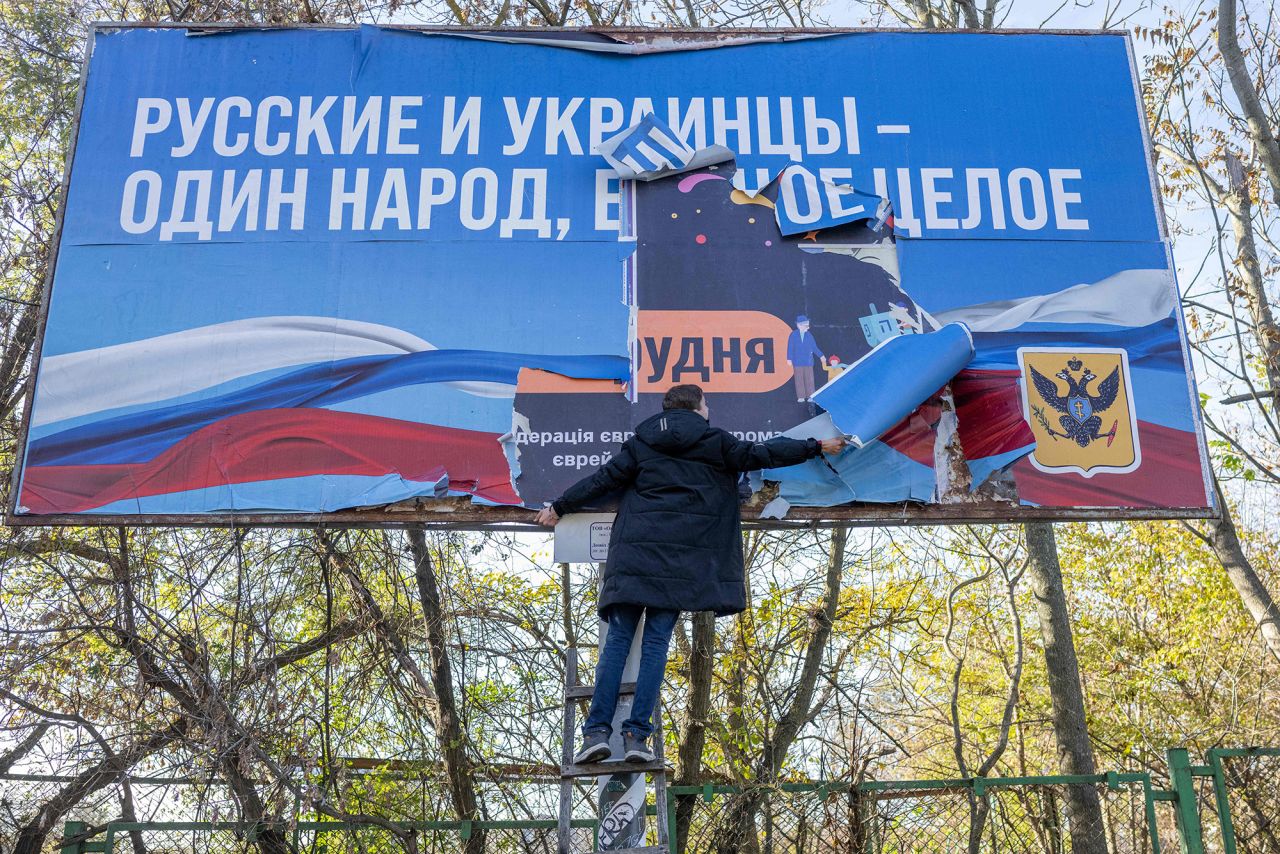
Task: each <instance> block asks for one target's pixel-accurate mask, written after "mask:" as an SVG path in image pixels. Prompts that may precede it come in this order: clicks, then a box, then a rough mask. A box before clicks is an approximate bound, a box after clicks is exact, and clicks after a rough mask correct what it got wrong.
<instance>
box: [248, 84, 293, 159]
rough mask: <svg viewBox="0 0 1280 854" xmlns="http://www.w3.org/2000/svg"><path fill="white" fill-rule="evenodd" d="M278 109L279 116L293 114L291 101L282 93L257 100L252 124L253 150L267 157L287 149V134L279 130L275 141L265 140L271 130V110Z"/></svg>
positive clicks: (282, 152)
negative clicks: (255, 113)
mask: <svg viewBox="0 0 1280 854" xmlns="http://www.w3.org/2000/svg"><path fill="white" fill-rule="evenodd" d="M272 110H279V111H280V115H281V116H292V115H293V102H292V101H290V100H289V99H288V98H286V97H284V96H283V95H271V96H270V97H267V98H263V99H262V100H261V101H259V102H258V115H257V116H256V119H257V120H256V121H255V123H254V126H253V150H254V151H256V152H258V153H259V154H264V155H266V156H267V157H274V156H275V155H277V154H284V153H285V152H286V151H288V150H289V134H288V133H287V132H285V131H280V132H279V133H277V134H276V139H275V142H268V141H267V134H268V133H270V131H271V111H272Z"/></svg>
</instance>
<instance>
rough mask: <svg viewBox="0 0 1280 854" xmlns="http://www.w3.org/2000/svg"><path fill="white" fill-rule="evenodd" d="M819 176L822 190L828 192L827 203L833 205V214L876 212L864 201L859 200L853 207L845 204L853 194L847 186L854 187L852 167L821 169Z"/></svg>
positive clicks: (840, 215) (850, 214)
mask: <svg viewBox="0 0 1280 854" xmlns="http://www.w3.org/2000/svg"><path fill="white" fill-rule="evenodd" d="M818 178H819V179H820V180H821V181H822V190H823V192H824V193H826V196H827V204H828V205H829V206H830V207H831V215H832V216H834V217H842V216H852V215H853V214H856V213H863V212H864V211H865V212H866V213H868V214H870V213H874V211H867V210H866V206H865V205H864V204H863V203H862V202H858V203H857V204H855V205H853V206H852V207H846V206H845V202H846V201H848V200H850V199H851V198H852V196H853V194H852V193H849V192H846V188H847V189H848V190H852V189H853V170H852V169H819V170H818ZM841 179H843V180H841Z"/></svg>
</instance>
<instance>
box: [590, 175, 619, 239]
mask: <svg viewBox="0 0 1280 854" xmlns="http://www.w3.org/2000/svg"><path fill="white" fill-rule="evenodd" d="M620 204H622V190H621V188H620V187H619V186H618V174H617V173H616V172H614V171H613V170H612V169H597V170H596V225H595V228H596V231H617V230H618V229H619V228H620V227H621V222H620V221H619V219H618V217H616V216H610V212H611V211H614V210H617V208H618V206H619V205H620Z"/></svg>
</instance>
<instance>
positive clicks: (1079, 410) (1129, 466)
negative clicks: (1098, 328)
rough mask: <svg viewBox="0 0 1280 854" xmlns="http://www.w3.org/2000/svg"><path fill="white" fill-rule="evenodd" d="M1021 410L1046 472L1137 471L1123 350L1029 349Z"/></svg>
mask: <svg viewBox="0 0 1280 854" xmlns="http://www.w3.org/2000/svg"><path fill="white" fill-rule="evenodd" d="M1018 365H1019V367H1020V368H1021V369H1022V382H1021V385H1022V411H1023V415H1024V416H1025V417H1026V419H1027V423H1028V424H1029V425H1031V431H1032V433H1034V434H1035V437H1036V448H1035V450H1034V451H1032V453H1031V463H1032V465H1034V466H1035V467H1036V468H1038V469H1040V470H1041V471H1046V472H1058V471H1073V472H1077V473H1079V474H1082V475H1084V476H1085V477H1092V476H1093V475H1094V474H1097V473H1098V472H1117V473H1119V472H1128V471H1133V470H1134V469H1136V468H1137V467H1138V465H1139V464H1140V463H1141V462H1142V449H1141V448H1140V447H1139V444H1138V419H1137V414H1136V410H1135V409H1134V406H1133V393H1132V389H1133V383H1132V382H1130V380H1129V357H1128V355H1127V354H1126V353H1125V351H1124V350H1111V349H1091V348H1078V349H1070V348H1065V347H1043V348H1031V347H1024V348H1020V349H1019V350H1018Z"/></svg>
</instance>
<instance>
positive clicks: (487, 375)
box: [10, 26, 1212, 524]
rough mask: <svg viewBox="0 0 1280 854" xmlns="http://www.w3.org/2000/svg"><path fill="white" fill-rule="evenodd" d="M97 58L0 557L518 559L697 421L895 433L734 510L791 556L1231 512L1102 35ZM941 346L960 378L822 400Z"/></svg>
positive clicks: (171, 46)
mask: <svg viewBox="0 0 1280 854" xmlns="http://www.w3.org/2000/svg"><path fill="white" fill-rule="evenodd" d="M90 49H91V56H90V60H89V62H88V64H87V74H86V77H85V80H84V81H83V83H82V85H83V93H82V107H81V112H80V121H79V126H78V132H77V136H76V140H75V148H74V156H73V158H72V160H71V163H70V164H69V167H68V181H67V195H66V200H65V205H64V208H63V212H62V221H61V225H60V235H59V241H58V245H57V247H56V257H55V263H54V264H53V265H52V267H53V269H52V272H51V275H50V281H49V283H48V286H47V293H46V299H45V307H46V316H45V318H44V320H43V323H42V328H41V341H40V351H39V355H38V360H37V363H36V382H35V385H34V393H33V394H32V395H31V399H30V401H29V406H28V410H27V413H26V418H25V421H24V441H23V445H22V449H21V455H20V465H19V466H18V468H17V470H16V472H15V478H14V488H13V490H12V499H11V502H12V503H11V507H10V518H11V521H13V522H15V523H20V524H21V523H27V524H48V523H74V524H92V523H94V522H103V523H105V522H113V523H118V522H121V521H125V522H131V523H147V522H157V523H175V522H191V523H212V524H217V523H219V522H220V521H225V520H228V519H232V518H234V519H236V520H238V521H254V520H256V521H258V522H261V523H272V522H275V523H289V522H292V521H297V522H306V521H362V522H370V523H378V522H383V521H406V520H410V519H415V520H416V519H433V520H445V521H458V522H468V523H477V524H481V523H484V522H486V521H496V520H513V519H526V518H527V511H525V510H522V509H520V508H530V507H538V506H541V504H542V502H544V501H547V500H550V499H551V498H554V497H555V496H556V495H558V494H559V493H560V492H561V491H562V490H563V489H564V488H565V487H567V486H568V485H570V484H571V483H573V482H574V481H575V480H577V479H578V478H580V477H582V476H584V475H585V474H587V473H589V472H590V471H591V470H592V469H594V467H596V466H598V465H600V464H601V463H603V462H604V461H606V460H607V459H608V458H609V457H610V456H611V454H612V453H613V452H614V451H615V450H616V448H617V446H618V444H619V443H620V442H621V441H623V440H624V439H625V438H627V437H628V436H630V434H631V430H632V429H633V428H634V426H635V425H636V424H637V423H639V421H641V420H643V419H644V418H645V417H647V416H649V415H651V414H652V413H653V412H655V411H657V410H658V409H659V408H660V400H661V395H662V393H663V392H664V391H665V390H666V388H667V387H669V386H670V385H671V384H673V383H678V382H694V383H697V384H699V385H702V386H703V387H704V388H705V389H706V391H707V393H708V399H709V402H710V405H711V410H712V423H713V424H714V425H717V426H722V427H724V428H725V429H727V430H730V431H732V432H734V433H735V434H736V435H737V436H739V437H740V438H742V439H744V440H749V441H759V440H763V439H767V438H769V437H772V436H776V435H781V434H786V435H817V432H820V431H821V430H824V429H825V430H830V429H833V428H832V423H833V422H834V423H835V424H836V427H837V428H839V429H843V428H842V427H840V423H841V418H843V417H846V414H847V417H855V416H857V415H858V414H859V410H863V411H862V412H861V414H863V415H865V414H867V412H868V411H871V410H874V412H873V413H872V414H876V413H879V414H881V415H883V413H884V412H887V411H894V413H895V414H894V416H893V422H894V423H893V425H892V426H891V427H888V429H884V430H882V431H877V432H876V434H875V435H874V436H868V437H865V441H864V442H862V443H861V445H860V447H857V448H854V449H850V450H849V451H846V452H845V453H844V454H842V455H841V456H839V457H837V458H833V459H826V460H816V461H810V462H809V463H807V464H805V465H802V466H795V467H791V468H788V469H782V470H776V471H767V472H760V473H753V474H752V475H751V476H750V478H749V479H747V480H744V482H743V493H744V495H747V494H751V493H755V494H756V497H755V499H753V501H752V502H751V505H752V506H758V505H761V504H763V503H764V502H765V500H766V499H772V498H774V497H779V498H781V500H782V501H781V503H779V502H774V504H773V508H774V510H775V511H776V512H781V511H779V510H778V508H779V507H781V508H783V509H784V510H785V509H786V508H787V507H789V508H790V509H789V511H788V518H797V519H805V518H811V519H812V518H817V519H868V520H881V521H905V522H910V521H927V520H960V519H982V518H992V519H1018V518H1044V517H1050V518H1093V517H1097V516H1107V517H1120V516H1132V517H1144V516H1145V517H1161V516H1191V515H1203V514H1204V513H1205V512H1206V511H1208V510H1209V509H1211V507H1212V492H1211V490H1210V489H1209V487H1208V481H1207V472H1208V468H1207V457H1206V452H1205V447H1204V441H1203V435H1202V430H1201V426H1200V421H1199V413H1198V398H1197V395H1196V393H1195V385H1194V377H1193V376H1192V373H1191V370H1190V367H1189V359H1188V351H1187V346H1186V339H1185V333H1184V331H1183V328H1182V318H1181V314H1180V312H1179V309H1178V299H1177V286H1176V283H1175V280H1174V273H1173V268H1172V264H1171V261H1170V254H1169V249H1168V241H1167V234H1166V231H1165V226H1164V222H1163V218H1162V214H1161V210H1160V207H1159V199H1158V197H1157V195H1156V191H1155V187H1154V180H1153V176H1152V173H1151V170H1150V166H1149V163H1150V158H1149V149H1148V145H1147V141H1146V132H1145V127H1144V123H1143V121H1144V120H1143V114H1142V111H1141V105H1140V102H1139V95H1138V91H1137V86H1136V82H1135V74H1134V68H1133V63H1132V56H1131V50H1130V46H1129V43H1128V39H1127V38H1126V37H1125V36H1123V35H1117V34H1112V33H1096V34H1070V33H1035V34H966V33H907V32H886V31H880V32H835V31H830V32H820V33H819V32H804V33H800V32H777V33H766V34H743V35H724V34H709V33H688V34H665V35H662V36H654V35H653V34H648V35H643V36H637V35H635V34H631V35H628V34H625V33H608V32H576V31H551V32H529V31H490V32H470V33H467V32H459V31H455V30H409V29H398V28H380V27H360V28H354V29H328V28H325V29H276V30H272V29H266V30H263V29H251V30H250V29H236V28H223V29H207V28H201V29H185V28H181V27H170V28H155V27H116V26H100V27H98V28H97V29H96V30H95V32H94V33H93V35H92V36H91V42H90ZM975 70H980V71H981V72H982V79H983V80H984V81H986V82H985V83H984V85H982V86H980V87H975V86H973V85H972V79H973V73H974V71H975ZM654 127H657V128H660V129H662V128H665V129H666V132H667V133H669V134H670V135H671V137H674V139H668V138H667V137H661V136H659V137H650V138H649V143H651V144H656V145H657V149H656V150H657V154H655V149H654V148H653V147H652V145H650V146H649V147H646V144H645V140H640V141H639V143H637V144H633V143H635V140H634V139H629V140H627V141H625V142H624V143H619V142H618V140H619V138H620V136H625V135H626V133H627V131H628V129H636V132H637V133H639V132H640V131H641V130H643V132H644V133H652V132H653V128H654ZM654 139H667V143H661V144H658V143H653V140H654ZM663 144H668V147H669V149H670V150H667V149H663V148H662V145H663ZM686 151H687V152H689V153H690V154H692V153H693V152H698V156H699V157H701V159H698V158H697V157H683V156H681V154H680V153H681V152H686ZM708 151H711V152H713V153H714V152H719V154H718V155H716V156H703V154H704V152H708ZM664 152H665V153H664ZM605 154H608V155H609V156H608V157H607V158H606V157H605V156H603V155H605ZM646 157H657V159H658V160H659V161H661V162H663V163H665V164H666V166H672V165H673V163H674V161H677V160H678V161H679V163H678V164H675V166H677V167H679V168H667V169H665V171H663V170H659V173H660V174H658V173H655V174H658V176H657V177H654V174H650V175H647V176H646V175H640V177H641V178H645V177H648V178H652V180H634V178H635V177H636V176H637V173H638V172H643V170H644V168H645V167H644V163H643V162H640V163H639V165H637V158H638V159H639V161H645V160H646ZM620 164H626V165H620ZM620 176H626V177H625V178H624V177H620ZM858 210H863V211H864V212H865V215H857V214H850V211H858ZM955 324H964V327H963V328H964V329H965V330H967V332H966V333H965V334H966V335H967V339H968V341H969V342H970V344H971V347H972V351H971V355H970V353H969V352H968V351H966V354H965V358H964V360H963V362H962V363H963V364H964V367H963V369H961V370H959V372H958V373H956V372H954V370H951V369H948V371H947V373H946V375H945V376H941V377H939V378H933V377H932V375H930V374H928V373H927V369H928V368H929V365H921V366H920V368H921V371H922V372H925V373H920V374H919V376H917V377H916V379H917V380H918V382H916V383H914V384H912V383H905V384H902V391H901V392H898V391H897V389H898V388H899V383H898V382H897V381H889V380H886V381H885V382H883V383H881V384H880V387H879V388H877V384H876V382H875V380H874V377H873V378H872V381H871V383H870V385H869V386H868V385H866V384H865V377H864V384H863V385H862V386H860V387H858V386H855V385H854V384H853V383H849V382H845V383H843V384H841V381H842V380H844V379H847V377H849V376H852V375H853V374H854V373H856V372H857V371H864V373H865V371H866V370H868V368H867V367H866V366H867V365H868V364H870V363H869V362H868V361H866V359H865V358H864V357H867V356H868V354H871V353H876V352H881V351H880V350H879V349H878V348H882V347H885V346H887V344H888V343H890V342H892V341H894V340H897V339H901V338H902V337H903V336H910V335H923V334H930V333H933V332H934V331H935V330H939V329H943V328H951V329H959V328H961V327H959V326H955ZM966 346H969V345H968V344H967V345H966ZM851 366H852V367H851ZM934 379H936V380H937V387H936V388H934V389H932V390H930V391H926V392H925V393H923V394H921V395H917V396H916V397H911V394H912V392H910V391H908V389H907V387H908V386H913V385H914V386H918V385H920V382H923V383H925V385H929V384H932V383H933V382H934ZM857 388H861V389H862V390H861V391H858V390H856V389H857ZM868 388H871V389H873V390H883V389H884V388H890V389H892V390H893V391H894V393H895V394H898V395H899V397H900V399H899V400H897V401H893V400H890V401H889V402H888V403H886V400H885V399H884V397H883V395H880V394H873V395H870V396H868V394H867V392H866V390H867V389H868ZM890 397H892V395H890ZM917 398H918V399H917ZM898 404H901V405H902V407H903V408H902V411H901V412H900V413H899V412H897V411H896V410H893V409H892V407H893V406H894V405H898ZM886 406H888V407H889V408H888V409H886V408H885V407H886ZM899 415H900V416H901V417H900V418H899Z"/></svg>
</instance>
